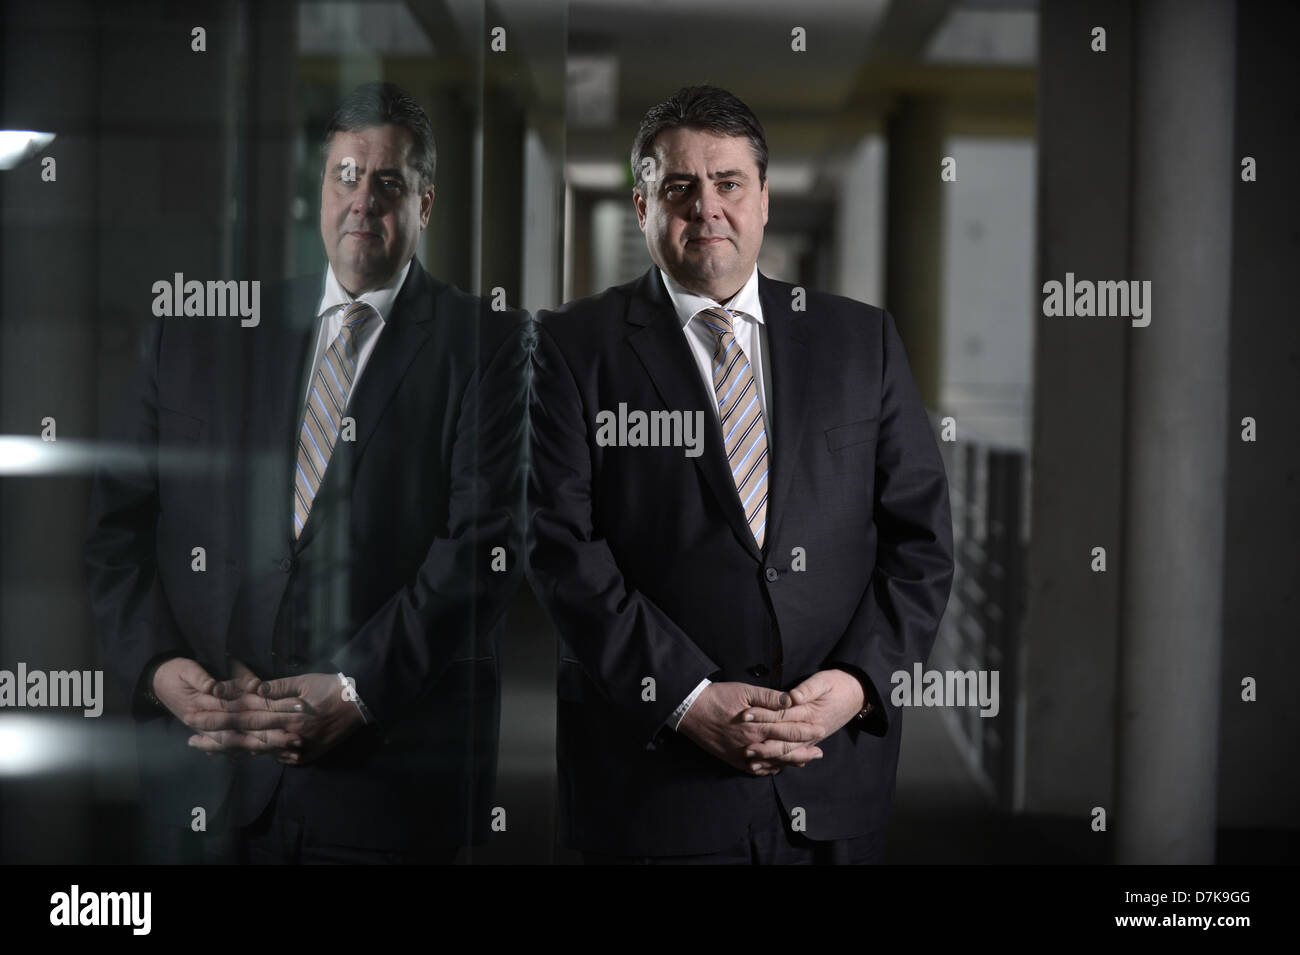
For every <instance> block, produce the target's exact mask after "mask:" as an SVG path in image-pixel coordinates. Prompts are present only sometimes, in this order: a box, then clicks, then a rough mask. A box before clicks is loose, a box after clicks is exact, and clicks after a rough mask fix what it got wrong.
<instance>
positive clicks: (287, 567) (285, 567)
mask: <svg viewBox="0 0 1300 955" xmlns="http://www.w3.org/2000/svg"><path fill="white" fill-rule="evenodd" d="M280 569H281V570H282V571H284V572H285V573H286V574H287V573H288V572H289V571H291V570H293V561H291V560H290V559H289V558H288V557H285V558H284V559H283V560H281V561H280Z"/></svg>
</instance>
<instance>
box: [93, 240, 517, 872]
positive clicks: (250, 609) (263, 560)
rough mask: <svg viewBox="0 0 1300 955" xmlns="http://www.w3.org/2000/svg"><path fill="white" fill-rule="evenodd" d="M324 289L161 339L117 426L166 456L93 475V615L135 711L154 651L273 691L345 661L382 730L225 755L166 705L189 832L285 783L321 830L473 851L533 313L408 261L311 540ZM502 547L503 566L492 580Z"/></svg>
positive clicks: (152, 739)
mask: <svg viewBox="0 0 1300 955" xmlns="http://www.w3.org/2000/svg"><path fill="white" fill-rule="evenodd" d="M322 287H323V286H322V276H313V277H309V278H305V279H298V280H294V281H292V282H289V283H286V284H285V285H284V286H281V287H280V288H278V289H277V290H274V291H272V292H271V293H270V294H269V295H265V296H264V305H263V308H262V313H263V314H262V318H261V322H260V324H259V325H257V326H256V327H252V328H242V327H240V324H239V322H238V320H235V319H226V318H166V319H162V320H160V321H159V322H158V323H157V324H156V326H155V327H154V328H153V331H152V334H151V336H150V338H149V342H148V347H147V353H146V355H145V356H144V360H143V361H142V363H141V367H140V371H139V375H138V379H137V381H136V383H135V385H134V388H133V390H132V393H131V397H130V401H129V403H128V405H127V408H126V410H125V411H124V413H123V415H122V416H121V418H120V419H119V424H118V426H117V428H116V429H115V437H116V438H117V439H118V440H119V441H124V442H127V443H128V444H130V445H133V446H135V447H138V448H141V449H143V452H144V456H145V460H144V462H143V464H142V466H139V467H133V468H132V467H120V466H119V467H112V468H109V467H105V468H103V469H101V470H100V472H99V473H98V475H97V478H96V481H95V484H94V489H93V494H92V501H91V512H90V529H89V535H88V541H87V546H86V559H87V564H88V567H89V577H90V588H91V599H92V604H93V609H94V613H95V615H96V618H97V622H98V625H99V628H100V632H101V636H102V640H103V644H104V647H105V651H106V656H107V658H108V661H109V663H110V666H111V667H112V668H113V669H114V670H115V671H116V673H117V675H118V676H119V677H120V678H121V679H122V680H123V681H124V683H125V684H126V685H127V686H128V687H131V688H133V689H134V693H135V697H134V698H135V700H136V701H137V703H138V702H139V701H140V699H141V692H140V691H141V690H142V689H143V688H142V687H141V686H139V681H140V678H141V675H142V673H143V672H144V671H145V669H146V667H147V665H148V664H149V663H150V661H152V660H156V659H157V658H158V657H159V656H161V655H165V654H174V655H181V656H186V657H191V658H193V659H196V660H198V661H199V662H200V663H201V664H203V665H204V666H205V667H206V668H207V669H208V670H209V672H211V673H212V674H213V675H214V676H217V677H218V678H224V677H225V676H227V675H228V674H229V667H230V660H231V659H232V658H236V659H242V660H243V661H244V662H246V663H247V664H248V665H249V666H250V667H251V668H252V669H253V671H254V672H255V673H257V674H258V675H259V676H261V677H263V678H264V679H270V678H274V677H279V676H286V675H293V674H300V673H307V672H328V673H335V672H338V671H342V672H344V673H345V674H347V675H348V676H350V677H352V678H353V679H354V680H355V681H356V687H357V691H358V693H359V695H360V696H361V698H362V700H363V701H364V702H365V703H366V705H367V706H368V707H369V708H370V710H371V711H372V712H373V714H374V715H375V717H376V718H377V723H376V724H373V725H369V726H366V727H363V728H362V729H360V730H359V731H357V732H356V733H355V734H353V735H352V736H350V737H349V738H347V739H346V740H345V741H344V742H343V743H342V744H340V745H339V746H337V747H336V748H335V749H333V750H332V751H330V752H329V753H327V754H326V755H325V756H324V757H323V758H322V759H320V760H319V761H318V762H316V763H313V764H309V765H307V766H303V767H298V768H292V769H285V768H283V767H281V766H280V764H278V763H277V762H275V761H274V760H272V759H270V758H268V757H258V758H254V759H245V760H242V761H240V762H238V763H236V764H234V765H233V766H232V764H231V763H230V762H229V761H227V760H226V759H219V758H212V759H208V758H206V757H204V756H202V755H200V754H199V753H197V752H195V751H194V750H188V751H187V748H186V746H185V740H186V738H187V737H188V736H189V735H190V730H188V729H187V728H186V727H185V726H183V725H182V724H180V723H179V721H177V720H175V719H173V718H172V717H171V716H170V714H167V715H165V716H162V717H158V718H156V719H149V720H147V721H146V722H147V726H146V727H145V728H144V729H145V733H146V739H147V741H148V742H147V745H145V746H144V747H143V748H142V754H143V756H144V758H145V761H146V764H145V767H144V768H145V771H146V774H147V775H148V776H149V778H151V779H153V780H154V782H155V783H156V785H154V786H152V787H149V792H150V794H151V795H152V796H154V797H156V798H155V800H154V802H152V803H151V805H150V812H151V815H152V817H153V820H152V821H154V822H158V823H163V824H175V825H181V826H186V827H188V825H189V819H190V810H191V807H194V806H203V807H205V809H206V810H207V813H208V815H209V817H213V816H215V815H216V813H217V810H218V809H220V808H223V807H224V809H225V810H226V812H227V814H228V817H229V818H230V819H231V821H233V822H235V823H237V824H245V823H248V822H250V821H252V820H253V819H254V818H256V816H257V815H258V813H260V812H261V810H262V809H264V808H265V807H266V805H267V804H268V802H269V800H270V799H271V798H272V796H273V795H274V793H275V792H276V787H277V785H278V786H280V787H281V788H280V792H281V795H282V797H283V798H286V799H290V800H291V802H292V805H294V806H295V807H299V808H302V809H303V811H304V815H305V818H306V825H307V826H308V827H309V829H310V830H311V831H312V834H313V836H314V837H315V838H316V839H319V840H320V841H323V842H329V843H335V844H340V845H351V846H360V847H375V848H399V847H421V846H435V845H436V846H456V845H463V844H466V843H467V842H469V841H470V840H471V836H472V835H475V834H481V833H482V832H484V831H485V829H486V825H487V823H488V822H489V821H490V808H489V800H490V797H491V790H492V785H493V780H494V776H495V760H496V738H497V728H498V713H499V701H498V695H497V689H498V678H497V645H498V643H499V640H498V633H499V630H500V625H501V621H502V617H503V610H504V603H505V601H506V599H507V597H508V594H509V590H510V588H511V586H512V584H513V583H515V582H516V580H517V576H518V575H517V573H516V568H519V567H520V566H521V564H522V537H523V535H522V523H521V520H522V513H521V509H520V508H519V507H518V506H517V504H516V500H517V497H516V494H518V495H519V496H522V481H523V472H522V452H523V450H524V445H523V442H524V437H523V436H524V429H523V421H524V417H523V416H524V414H525V412H526V400H525V396H526V382H525V379H524V377H523V372H524V371H525V370H526V369H525V367H524V365H523V360H524V356H525V353H524V351H523V348H522V341H523V339H522V334H523V331H524V330H525V328H526V325H525V324H524V323H523V321H522V318H523V316H522V315H521V314H520V313H495V312H492V311H490V310H488V309H486V308H485V307H484V305H483V304H482V303H481V302H480V300H479V299H476V298H474V297H471V296H469V295H466V294H465V293H463V292H461V291H459V290H458V289H456V288H454V287H452V286H449V285H447V284H445V283H442V282H439V281H436V280H434V279H432V278H431V277H430V276H429V275H428V273H426V272H425V271H424V269H423V268H421V267H420V265H419V263H418V262H413V263H412V267H411V269H410V271H409V273H408V275H407V278H406V281H405V282H404V284H403V286H402V288H401V290H400V291H399V293H398V296H397V299H396V301H395V302H394V306H393V308H392V310H391V314H390V315H389V317H388V320H387V323H386V325H385V328H384V331H383V333H382V335H381V337H380V338H379V341H378V342H377V344H376V346H375V349H374V352H373V353H372V354H371V356H370V360H369V362H368V364H367V365H366V367H365V370H364V372H363V375H362V377H361V379H360V381H359V382H358V384H357V387H356V391H355V393H354V394H353V395H352V397H351V400H350V401H349V404H348V408H347V412H346V413H347V415H349V416H351V417H352V418H354V420H355V424H356V433H355V441H350V442H349V441H345V440H340V441H339V442H338V444H337V446H336V448H335V451H334V454H333V457H332V458H331V460H330V463H329V468H328V470H327V472H326V475H325V480H324V483H323V484H322V486H321V488H320V491H319V493H318V494H317V496H316V498H315V501H314V503H313V505H312V509H311V513H310V517H309V519H308V522H307V524H306V526H305V527H304V529H303V532H302V534H301V536H300V538H299V539H297V540H296V541H295V540H294V539H293V536H292V531H291V528H292V521H293V516H292V507H291V496H290V495H291V493H292V486H293V469H294V466H295V462H296V448H297V440H298V430H299V428H300V426H301V395H302V393H303V390H304V388H305V386H306V381H307V377H306V376H307V374H308V373H309V372H310V371H311V369H309V368H308V367H307V366H308V364H309V362H310V358H311V348H312V345H313V343H314V341H315V337H314V336H315V334H316V323H315V319H314V316H315V313H316V308H317V305H318V303H319V299H320V295H321V289H322ZM516 489H517V490H516ZM195 547H203V548H204V549H205V551H206V570H204V571H202V572H198V571H195V570H194V569H193V567H194V558H193V557H192V552H193V548H195ZM495 547H503V548H505V551H506V566H507V570H506V571H505V572H496V571H494V570H493V569H492V566H493V563H492V562H493V548H495ZM498 566H499V563H498ZM137 715H139V716H141V717H142V718H143V717H145V716H147V715H148V714H146V713H145V712H144V711H143V710H142V709H139V708H138V712H137Z"/></svg>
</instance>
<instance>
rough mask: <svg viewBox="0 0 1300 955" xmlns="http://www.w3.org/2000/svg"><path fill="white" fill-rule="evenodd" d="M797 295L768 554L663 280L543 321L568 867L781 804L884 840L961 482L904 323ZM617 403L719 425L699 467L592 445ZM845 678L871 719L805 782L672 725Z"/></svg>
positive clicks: (939, 607)
mask: <svg viewBox="0 0 1300 955" xmlns="http://www.w3.org/2000/svg"><path fill="white" fill-rule="evenodd" d="M792 290H793V287H792V286H790V285H787V284H785V283H783V282H775V281H772V280H770V279H768V278H766V277H765V276H761V275H760V277H759V295H760V298H761V301H762V304H763V313H764V319H765V322H766V325H767V334H768V345H769V357H770V361H769V366H768V367H767V369H766V371H767V374H768V375H770V376H771V382H772V407H771V409H769V414H770V416H771V428H772V442H771V459H772V468H771V472H770V476H769V479H768V480H769V484H770V489H771V492H770V496H769V500H768V505H767V507H768V511H767V528H766V541H765V546H764V549H763V551H762V552H760V551H759V548H758V547H757V545H756V543H755V541H754V538H753V536H752V534H751V533H750V531H749V528H748V527H747V525H746V523H745V520H744V515H743V513H742V511H741V507H740V501H739V497H738V495H737V492H736V490H735V486H734V485H733V483H732V480H731V477H730V474H729V472H728V469H727V466H726V462H725V454H724V452H723V450H722V449H723V443H722V434H721V428H720V427H719V424H718V420H717V415H716V412H714V411H713V410H712V409H711V404H712V402H713V401H714V400H715V399H714V397H713V395H712V394H711V393H710V392H709V391H708V390H707V389H706V387H705V384H704V382H703V380H702V378H701V375H700V373H699V370H698V366H697V365H696V363H695V361H694V360H693V358H692V355H691V353H690V349H689V346H688V344H687V342H686V340H685V337H684V335H683V332H682V328H681V325H680V322H679V321H678V319H677V316H676V314H675V312H674V311H673V308H672V304H671V301H670V300H669V298H668V295H667V292H666V291H665V289H664V286H663V284H662V280H661V279H660V277H659V275H658V273H657V270H656V269H654V268H651V270H650V271H649V272H647V273H646V274H645V275H644V276H642V277H641V278H640V279H638V280H636V281H634V282H630V283H628V284H627V285H622V286H619V287H617V288H611V289H608V290H606V291H605V292H603V293H601V294H599V295H596V296H593V297H591V298H587V299H583V300H581V301H577V302H573V303H571V304H569V305H566V306H564V307H563V308H561V309H559V310H558V311H555V312H553V313H549V314H547V313H543V314H541V315H539V316H538V329H537V335H538V338H537V342H536V346H535V350H534V353H533V354H534V358H533V369H534V371H533V374H534V382H533V390H532V397H531V409H532V410H531V428H532V440H531V455H532V460H531V469H530V478H529V518H530V541H529V559H530V564H529V574H530V580H531V582H532V584H533V587H534V589H535V590H536V592H537V594H538V597H539V599H540V600H541V602H542V604H543V606H544V607H545V608H546V609H547V611H548V612H549V613H550V615H551V617H552V620H553V621H554V623H555V625H556V627H557V629H558V630H559V632H560V635H561V638H562V645H561V650H560V654H561V659H560V663H559V698H560V702H559V714H558V717H559V723H558V740H557V751H558V760H559V769H560V777H561V786H560V815H561V823H562V828H563V832H564V835H565V837H566V839H567V841H568V842H569V844H571V845H573V846H574V847H576V848H580V849H584V850H590V851H597V852H606V853H619V854H636V855H675V854H685V853H700V852H709V851H713V850H716V849H720V848H722V847H724V846H726V845H728V844H730V843H731V842H733V841H734V840H735V839H737V838H742V837H743V836H744V834H745V826H746V823H747V821H748V820H749V819H750V818H753V816H754V815H755V814H758V813H761V808H760V807H761V805H764V804H766V805H770V800H771V799H772V798H773V789H774V788H775V792H776V795H777V796H778V797H779V799H780V803H781V805H782V807H783V808H784V810H785V812H786V813H792V812H794V810H795V809H796V808H802V809H803V810H804V819H805V823H806V835H807V836H808V837H809V838H812V839H834V838H846V837H852V836H855V835H862V834H865V833H867V832H870V831H874V830H877V829H881V828H883V826H884V825H885V821H886V819H887V816H888V811H889V805H890V802H891V799H892V795H893V788H894V777H895V770H896V767H897V761H898V744H899V733H900V724H901V719H900V715H901V714H900V712H899V710H898V709H897V708H896V707H894V706H892V705H891V704H890V703H889V699H888V697H889V693H890V689H891V684H890V674H892V673H893V672H894V671H895V670H898V669H903V668H910V667H911V666H912V664H913V663H914V662H915V661H918V660H924V659H925V658H926V656H927V655H928V653H929V650H930V647H931V645H932V643H933V641H934V637H935V634H936V631H937V628H938V625H939V620H940V617H941V615H942V613H943V610H944V607H945V605H946V603H947V599H948V592H949V587H950V584H951V581H952V528H951V518H950V512H949V505H948V486H947V479H946V477H945V474H944V468H943V463H942V460H941V458H940V456H939V451H938V447H937V444H936V442H935V439H934V436H933V433H932V431H931V428H930V424H929V420H928V417H927V415H926V411H925V408H924V407H923V405H922V403H921V399H920V395H919V393H918V391H917V388H916V385H915V383H914V382H913V380H912V376H911V373H910V371H909V369H908V365H907V359H906V356H905V354H904V350H903V345H902V342H901V341H900V340H899V337H898V332H897V330H896V328H895V326H894V321H893V318H892V317H891V316H890V315H889V314H888V313H887V312H884V311H882V310H880V309H878V308H874V307H871V306H868V305H863V304H861V303H858V302H854V301H851V300H849V299H845V298H840V297H838V296H833V295H826V294H821V293H818V292H812V291H809V292H807V303H806V304H807V310H806V311H800V312H796V311H793V310H792V301H793V300H792ZM620 402H626V403H627V405H628V408H629V410H632V409H640V410H645V411H651V410H669V411H671V410H682V411H694V410H697V409H700V410H703V411H704V412H705V416H704V420H705V422H706V427H707V437H706V441H705V447H704V452H703V454H702V455H700V456H699V457H695V458H691V457H687V456H686V455H685V454H684V453H683V449H682V448H675V447H602V446H600V445H599V444H598V443H597V441H596V427H595V418H596V415H597V413H598V412H600V411H602V410H613V411H616V410H617V409H618V406H619V403H620ZM800 554H802V555H803V561H804V562H806V564H805V563H803V562H801V561H800V560H799V555H800ZM801 566H803V567H804V568H805V569H798V568H799V567H801ZM836 666H840V667H844V668H847V669H849V670H851V671H853V672H855V673H857V674H859V675H860V676H861V677H865V678H866V683H867V685H868V698H869V700H870V701H871V702H872V704H873V705H874V707H875V709H874V713H873V714H872V715H871V717H870V719H869V720H867V721H866V722H865V723H862V724H858V723H852V724H850V725H849V726H847V727H845V728H844V729H841V730H839V731H838V732H836V733H834V734H832V735H831V736H830V737H828V738H827V739H826V740H825V741H824V742H823V743H821V748H822V750H823V751H824V753H825V756H824V758H823V759H821V760H819V761H816V762H813V763H810V764H809V765H808V766H807V767H806V768H804V769H787V770H785V771H784V772H782V773H780V774H779V775H775V776H770V777H754V776H750V775H746V774H744V773H741V772H739V771H737V770H734V769H732V768H731V767H729V766H727V765H726V764H724V763H722V762H721V761H719V760H717V759H715V758H714V757H712V756H709V755H707V754H705V753H704V752H703V751H702V750H701V749H699V748H698V747H697V746H695V744H694V743H692V742H690V741H689V740H688V739H686V738H685V737H684V736H680V735H678V734H676V733H674V732H672V731H664V730H662V729H661V727H662V725H663V724H664V721H665V720H666V719H668V717H669V715H670V714H671V713H672V711H673V709H674V708H675V707H676V706H677V705H678V704H679V703H680V702H681V701H682V700H683V699H684V698H685V697H686V696H687V694H688V693H690V691H691V690H692V689H693V688H694V687H695V686H696V685H697V684H698V683H699V681H700V680H701V679H702V678H704V677H710V678H712V679H713V680H715V681H716V680H728V681H730V680H735V681H741V682H746V683H752V684H758V685H761V686H771V687H780V688H784V689H789V688H792V687H794V686H795V685H796V684H798V683H799V682H800V681H802V680H803V679H805V678H806V677H808V676H809V675H810V674H812V673H814V672H816V671H818V670H821V669H826V668H829V667H836ZM646 678H653V680H654V693H653V699H652V700H648V699H646V697H647V696H649V695H650V694H648V693H645V692H644V690H643V688H644V686H645V684H644V683H643V681H644V680H645V679H646ZM769 811H770V810H769Z"/></svg>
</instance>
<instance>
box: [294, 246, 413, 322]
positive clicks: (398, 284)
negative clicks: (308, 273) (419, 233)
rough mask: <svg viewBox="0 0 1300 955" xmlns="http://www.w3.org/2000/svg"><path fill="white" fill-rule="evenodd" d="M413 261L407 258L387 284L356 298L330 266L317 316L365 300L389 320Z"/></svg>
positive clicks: (322, 316)
mask: <svg viewBox="0 0 1300 955" xmlns="http://www.w3.org/2000/svg"><path fill="white" fill-rule="evenodd" d="M411 261H412V260H410V259H408V260H407V262H406V265H405V266H403V268H402V271H400V272H398V273H397V276H396V278H394V279H393V280H392V281H391V282H389V283H388V284H387V285H385V286H383V287H382V288H376V289H371V290H370V291H369V292H362V293H361V294H360V295H358V296H357V297H356V298H355V299H354V298H353V297H352V296H351V295H349V294H348V291H347V289H345V288H344V287H343V286H342V285H340V284H339V280H338V277H337V276H335V275H334V266H332V265H331V266H330V267H329V270H328V271H327V272H326V274H325V294H324V295H322V296H321V299H320V307H319V308H317V309H316V317H317V318H324V317H325V316H326V315H328V314H329V313H330V312H331V311H333V310H334V309H336V308H341V307H346V306H348V305H351V304H352V303H353V302H354V301H355V302H365V303H366V304H367V305H370V306H373V307H374V309H375V311H376V312H378V313H379V320H380V321H385V322H386V321H388V313H389V312H391V311H392V309H393V302H395V301H397V293H398V292H399V291H401V289H402V283H403V282H405V281H406V273H407V272H409V271H411Z"/></svg>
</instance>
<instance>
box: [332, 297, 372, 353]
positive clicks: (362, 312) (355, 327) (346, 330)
mask: <svg viewBox="0 0 1300 955" xmlns="http://www.w3.org/2000/svg"><path fill="white" fill-rule="evenodd" d="M378 314H379V313H378V312H377V311H375V307H374V306H373V305H371V304H370V303H369V302H353V303H352V304H351V305H349V306H348V307H347V309H345V310H344V312H343V327H342V328H340V329H339V333H340V334H341V335H343V337H344V338H346V339H347V341H348V343H349V344H352V343H354V342H355V341H356V340H357V336H358V335H360V334H362V333H363V332H364V331H365V329H367V328H368V327H369V325H370V319H371V318H374V317H375V316H377V315H378Z"/></svg>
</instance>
